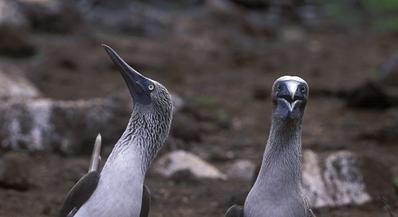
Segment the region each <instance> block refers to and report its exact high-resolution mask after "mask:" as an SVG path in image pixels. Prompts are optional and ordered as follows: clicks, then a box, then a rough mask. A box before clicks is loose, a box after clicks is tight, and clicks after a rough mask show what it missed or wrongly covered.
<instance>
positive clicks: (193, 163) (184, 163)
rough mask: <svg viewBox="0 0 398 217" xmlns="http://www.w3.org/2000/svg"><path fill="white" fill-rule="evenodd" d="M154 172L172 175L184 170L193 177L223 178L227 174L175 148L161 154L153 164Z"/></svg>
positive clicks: (166, 175) (167, 175)
mask: <svg viewBox="0 0 398 217" xmlns="http://www.w3.org/2000/svg"><path fill="white" fill-rule="evenodd" d="M154 169H155V172H157V173H159V174H160V175H163V176H165V177H172V176H173V175H174V174H176V173H178V172H181V171H184V173H185V174H186V173H189V174H192V175H193V176H195V178H208V179H223V180H225V179H226V178H227V176H226V175H225V174H223V173H222V172H220V171H219V170H218V169H217V168H216V167H214V166H212V165H211V164H209V163H207V162H205V161H204V160H202V159H201V158H199V157H198V156H196V155H194V154H192V153H189V152H186V151H182V150H177V151H173V152H170V153H168V154H166V155H164V156H162V157H161V158H160V159H159V160H158V161H157V162H156V163H155V166H154Z"/></svg>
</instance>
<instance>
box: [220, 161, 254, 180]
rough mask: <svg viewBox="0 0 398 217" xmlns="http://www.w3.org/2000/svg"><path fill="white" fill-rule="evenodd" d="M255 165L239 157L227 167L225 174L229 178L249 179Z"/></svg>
mask: <svg viewBox="0 0 398 217" xmlns="http://www.w3.org/2000/svg"><path fill="white" fill-rule="evenodd" d="M255 169H256V166H255V165H254V164H253V163H252V162H251V161H249V160H245V159H240V160H236V161H234V162H233V163H232V164H231V165H229V166H228V167H227V170H226V171H227V172H226V173H227V176H228V178H231V179H239V180H245V181H250V180H251V179H252V177H253V175H254V170H255Z"/></svg>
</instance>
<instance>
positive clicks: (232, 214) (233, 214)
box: [224, 205, 243, 217]
mask: <svg viewBox="0 0 398 217" xmlns="http://www.w3.org/2000/svg"><path fill="white" fill-rule="evenodd" d="M224 217H243V207H242V206H238V205H233V206H231V207H230V208H229V209H228V210H227V212H225V215H224Z"/></svg>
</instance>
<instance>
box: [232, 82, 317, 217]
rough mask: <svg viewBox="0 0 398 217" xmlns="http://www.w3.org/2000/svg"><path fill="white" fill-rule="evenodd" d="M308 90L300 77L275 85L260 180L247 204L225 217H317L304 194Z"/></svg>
mask: <svg viewBox="0 0 398 217" xmlns="http://www.w3.org/2000/svg"><path fill="white" fill-rule="evenodd" d="M308 94H309V88H308V84H307V82H306V81H305V80H304V79H302V78H300V77H298V76H289V75H286V76H282V77H280V78H278V79H277V80H275V82H274V84H273V86H272V94H271V95H272V104H273V108H272V118H271V119H272V120H271V128H270V133H269V137H268V140H267V143H266V148H265V151H264V154H263V159H262V162H261V167H260V170H259V172H258V175H257V178H256V179H255V182H254V184H253V186H252V188H251V189H250V191H249V193H248V195H247V197H246V199H245V202H244V205H243V206H239V205H233V206H231V207H230V208H229V209H228V210H227V212H226V213H225V217H310V216H314V214H313V212H312V210H311V209H310V208H309V207H308V204H307V202H306V200H305V197H304V195H303V193H302V184H301V182H302V178H301V136H302V135H301V134H302V122H303V116H304V110H305V107H306V104H307V100H308Z"/></svg>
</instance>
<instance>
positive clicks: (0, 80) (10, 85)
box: [0, 64, 40, 100]
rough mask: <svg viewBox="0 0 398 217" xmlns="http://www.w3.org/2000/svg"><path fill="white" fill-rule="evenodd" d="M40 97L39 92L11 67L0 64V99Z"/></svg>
mask: <svg viewBox="0 0 398 217" xmlns="http://www.w3.org/2000/svg"><path fill="white" fill-rule="evenodd" d="M38 96H40V92H39V90H38V89H37V88H36V87H35V86H34V85H33V84H32V83H31V82H30V81H29V80H27V79H26V78H25V77H24V76H23V74H22V73H21V72H20V71H19V70H18V69H17V68H16V67H13V66H11V65H5V64H0V99H1V100H7V99H10V98H18V99H28V98H35V97H38Z"/></svg>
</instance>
